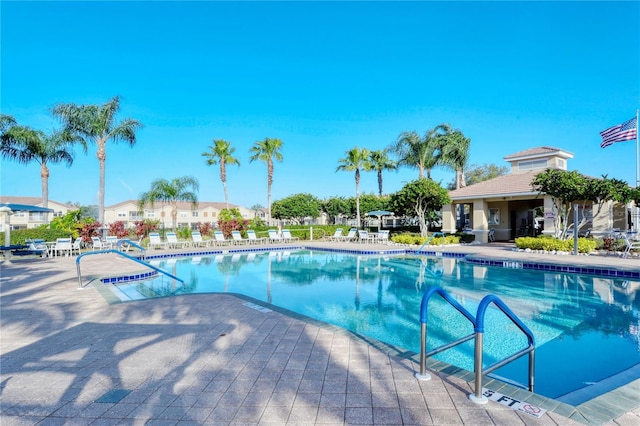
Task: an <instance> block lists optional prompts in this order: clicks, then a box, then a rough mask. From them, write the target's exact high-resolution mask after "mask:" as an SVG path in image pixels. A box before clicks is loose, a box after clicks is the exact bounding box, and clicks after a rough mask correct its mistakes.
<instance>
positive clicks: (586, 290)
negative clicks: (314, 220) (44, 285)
mask: <svg viewBox="0 0 640 426" xmlns="http://www.w3.org/2000/svg"><path fill="white" fill-rule="evenodd" d="M153 262H155V263H156V264H157V265H158V266H160V267H161V268H162V269H164V270H166V271H167V272H170V273H172V274H174V275H176V276H179V277H181V278H183V279H184V280H185V285H184V286H183V287H181V286H179V285H178V286H176V283H175V282H173V281H171V280H169V279H167V278H163V277H158V278H157V279H153V280H148V281H143V282H136V283H130V284H121V285H119V286H118V290H117V292H118V293H119V294H120V296H121V298H122V299H140V298H150V297H161V296H169V295H179V294H189V293H209V292H231V293H241V294H244V295H247V296H250V297H253V298H255V299H259V300H262V301H264V302H268V303H271V304H273V305H275V306H279V307H282V308H286V309H289V310H291V311H294V312H298V313H300V314H303V315H306V316H308V317H311V318H315V319H317V320H320V321H323V322H326V323H330V324H334V325H337V326H339V327H342V328H345V329H347V330H350V331H353V332H355V333H359V334H361V335H364V336H367V337H372V338H375V339H378V340H380V341H382V342H384V343H387V344H389V345H393V346H396V347H398V348H399V349H407V350H409V351H412V352H416V353H418V352H419V351H420V324H419V320H420V302H421V299H422V295H423V293H424V292H425V290H426V289H427V288H429V287H430V286H434V285H437V286H440V287H442V288H444V289H445V290H446V291H447V292H448V293H449V294H451V295H453V296H454V297H455V298H456V300H457V301H458V302H460V303H461V304H462V305H463V306H464V307H465V308H466V309H467V310H468V311H469V312H471V313H472V314H475V312H476V309H477V306H478V303H479V302H480V300H481V299H482V298H483V297H484V296H486V295H487V294H494V295H496V296H498V297H499V298H500V299H501V300H502V301H503V302H504V303H505V304H506V305H507V306H509V308H510V309H511V310H512V311H513V312H514V313H515V314H516V315H517V316H518V317H519V318H520V319H521V320H522V321H523V322H524V323H525V324H526V325H527V327H529V328H530V329H531V330H532V331H533V333H534V336H535V339H536V376H535V377H536V382H535V383H536V393H539V394H541V395H544V396H547V397H550V398H558V397H561V396H562V395H565V394H568V393H570V392H572V391H574V390H578V389H581V388H583V387H585V386H589V385H591V384H593V383H597V382H599V381H601V380H603V379H605V378H607V377H610V376H613V375H615V374H617V373H619V372H621V371H623V370H625V369H627V368H629V367H632V366H634V365H636V364H638V363H640V331H639V329H640V318H639V317H640V315H639V311H640V297H638V294H640V281H638V280H628V279H619V278H610V277H599V276H593V275H580V274H563V273H559V272H546V271H533V270H513V269H504V268H500V267H492V266H477V265H472V264H469V263H466V262H464V261H461V260H456V259H452V258H446V257H425V256H410V255H402V256H383V255H350V254H343V253H336V252H326V251H317V250H314V251H310V250H300V251H293V252H286V251H275V252H260V253H236V254H227V255H216V256H206V257H204V256H203V257H191V258H177V259H167V260H162V261H153ZM485 324H486V325H485V334H484V349H485V359H484V365H485V366H487V365H490V364H492V363H493V362H495V361H496V360H498V359H501V358H504V357H506V356H509V355H511V354H513V353H514V352H516V351H518V350H519V349H522V348H524V347H526V337H525V336H524V335H523V334H522V333H521V332H520V331H519V330H517V329H516V327H515V326H514V325H513V324H512V323H511V322H510V321H508V320H507V319H506V318H505V317H504V315H503V314H502V313H500V312H499V311H498V310H497V309H493V308H492V307H490V308H489V310H488V311H487V316H486V323H485ZM428 327H429V328H428V341H427V347H428V348H431V349H432V348H435V347H436V346H439V345H441V344H443V343H448V342H451V341H453V340H455V339H457V338H459V337H462V336H465V335H467V334H469V333H471V332H472V331H473V330H472V326H471V324H470V323H469V322H468V321H467V320H466V319H464V318H463V317H462V316H461V315H460V314H459V313H458V312H457V311H455V310H454V309H453V308H452V307H451V306H450V305H448V304H446V303H444V302H443V301H442V299H441V298H439V297H435V298H433V299H432V301H431V302H430V304H429V322H428ZM436 358H437V359H440V360H442V361H445V362H447V363H450V364H453V365H456V366H458V367H461V368H464V369H466V370H469V371H473V341H470V342H467V343H465V344H463V345H461V346H459V347H457V348H455V349H452V350H449V351H446V352H443V353H442V354H440V355H438V356H436ZM495 374H496V375H498V376H501V377H504V378H506V379H509V380H513V381H516V382H518V383H527V377H526V376H527V357H526V356H525V357H522V358H520V359H518V360H517V361H515V362H513V363H511V364H508V365H507V366H505V367H502V368H501V369H499V370H497V371H496V372H495Z"/></svg>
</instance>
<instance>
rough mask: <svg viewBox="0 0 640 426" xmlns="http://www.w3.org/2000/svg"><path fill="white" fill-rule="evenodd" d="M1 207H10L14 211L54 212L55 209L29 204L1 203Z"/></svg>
mask: <svg viewBox="0 0 640 426" xmlns="http://www.w3.org/2000/svg"><path fill="white" fill-rule="evenodd" d="M0 207H9V208H10V209H11V211H14V212H40V213H53V209H45V208H44V207H40V206H30V205H28V204H13V203H0Z"/></svg>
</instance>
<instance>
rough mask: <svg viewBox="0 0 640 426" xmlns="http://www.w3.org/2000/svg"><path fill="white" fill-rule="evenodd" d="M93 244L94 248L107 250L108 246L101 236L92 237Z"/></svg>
mask: <svg viewBox="0 0 640 426" xmlns="http://www.w3.org/2000/svg"><path fill="white" fill-rule="evenodd" d="M91 246H92V248H93V250H94V251H95V250H105V249H107V248H108V247H106V246H105V244H104V243H103V242H102V240H101V239H100V237H91Z"/></svg>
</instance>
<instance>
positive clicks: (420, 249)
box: [416, 232, 445, 253]
mask: <svg viewBox="0 0 640 426" xmlns="http://www.w3.org/2000/svg"><path fill="white" fill-rule="evenodd" d="M438 235H442V244H441V245H442V247H444V240H445V236H444V233H443V232H434V233H433V234H431V236H430V237H429V238H428V239H427V241H425V242H424V244H422V245H421V246H420V248H419V249H418V250H416V253H420V252H421V251H422V249H423V248H424V246H426V245H428V244H429V242H430V241H431V240H433V238H434V237H436V236H438Z"/></svg>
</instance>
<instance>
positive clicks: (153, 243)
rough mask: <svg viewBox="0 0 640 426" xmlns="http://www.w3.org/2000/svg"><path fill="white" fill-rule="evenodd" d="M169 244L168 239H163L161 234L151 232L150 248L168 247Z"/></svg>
mask: <svg viewBox="0 0 640 426" xmlns="http://www.w3.org/2000/svg"><path fill="white" fill-rule="evenodd" d="M167 247H168V244H167V242H166V241H162V239H161V238H160V234H159V233H157V232H149V249H150V250H151V249H155V248H165V249H166V248H167Z"/></svg>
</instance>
